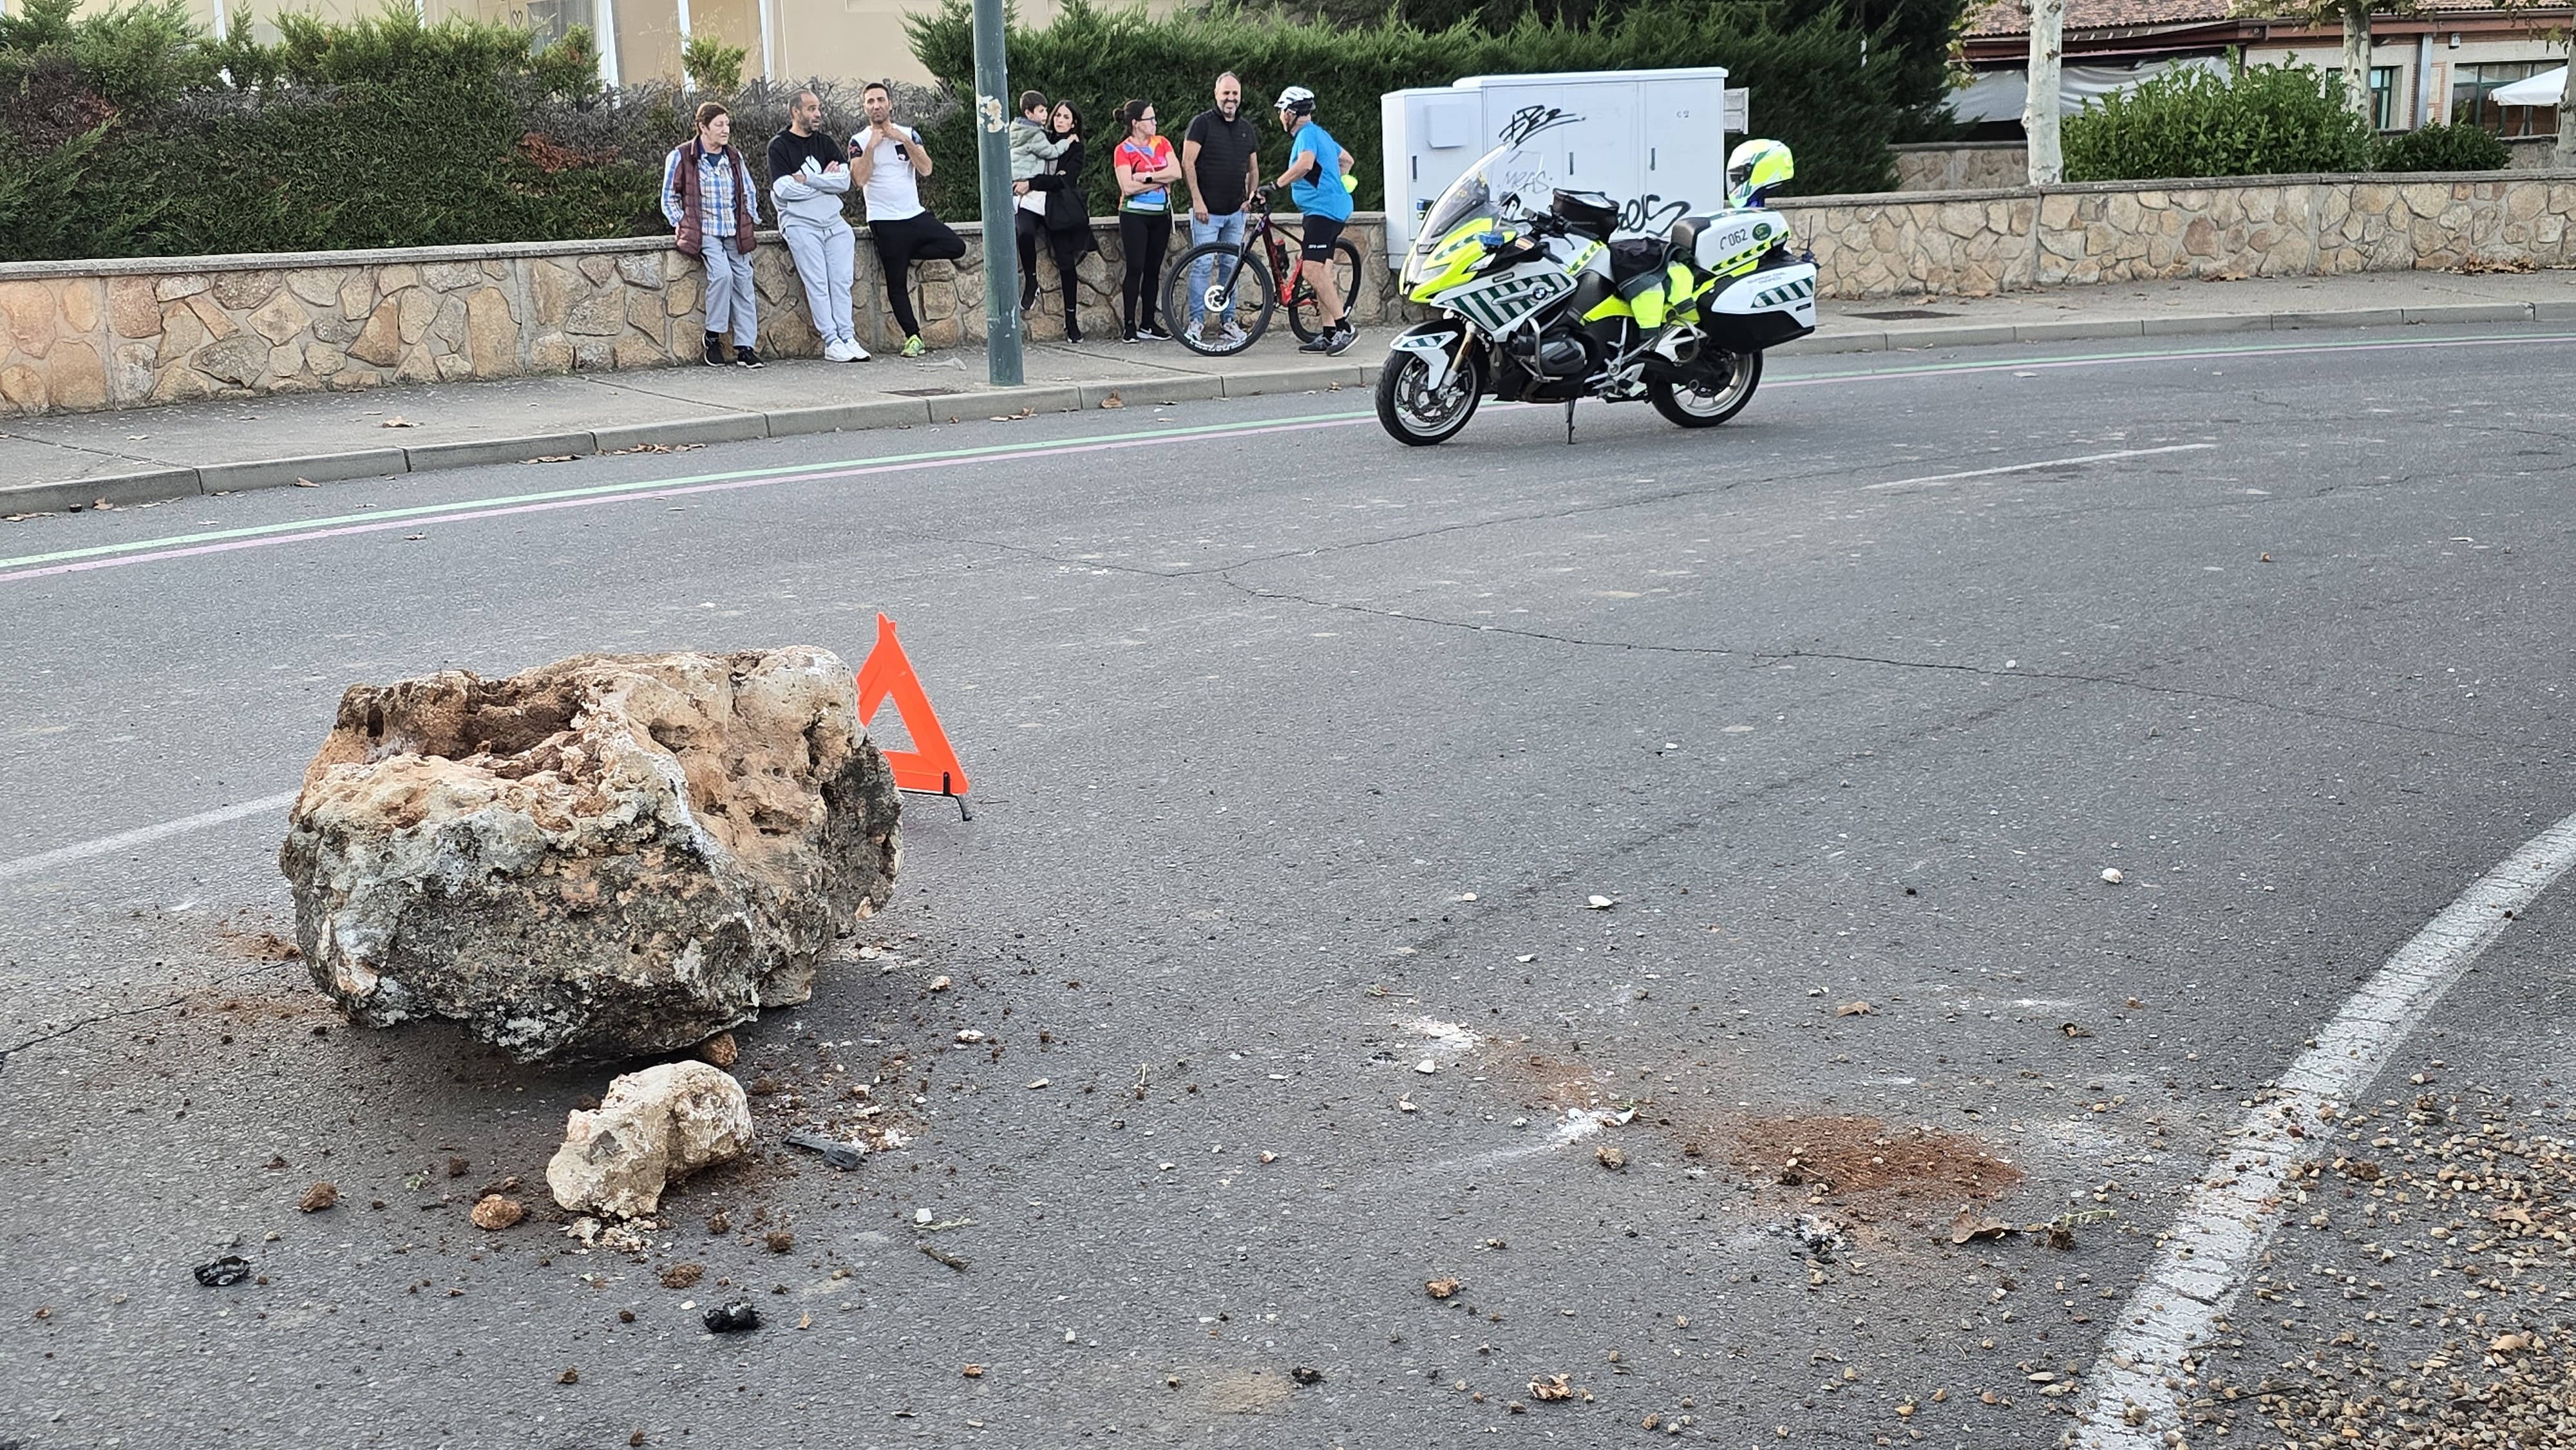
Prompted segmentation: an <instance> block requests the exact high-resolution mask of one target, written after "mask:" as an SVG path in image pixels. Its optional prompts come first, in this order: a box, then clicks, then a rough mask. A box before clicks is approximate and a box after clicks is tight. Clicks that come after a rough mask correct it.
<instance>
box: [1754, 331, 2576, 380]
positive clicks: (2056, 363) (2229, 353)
mask: <svg viewBox="0 0 2576 1450" xmlns="http://www.w3.org/2000/svg"><path fill="white" fill-rule="evenodd" d="M2120 340H2121V339H2118V338H2104V339H2102V341H2105V342H2117V341H2120ZM2569 342H2576V336H2567V335H2563V334H2562V335H2547V334H2544V335H2542V336H2538V337H2457V338H2445V339H2440V340H2428V341H2424V342H2321V343H2316V344H2313V345H2311V346H2308V347H2291V346H2282V347H2234V348H2226V347H2218V348H2209V349H2206V350H2204V351H2199V352H2157V353H2138V354H2132V355H2128V356H2111V357H2061V358H2039V359H2022V360H2019V361H2000V362H1989V363H1961V364H1959V365H1958V366H1956V367H1946V368H1919V369H1909V370H1906V371H1900V372H1887V373H1835V374H1833V375H1831V376H1829V377H1819V378H1786V379H1783V380H1781V381H1780V382H1777V383H1772V384H1770V386H1772V387H1777V388H1814V387H1822V386H1825V385H1827V384H1830V383H1857V382H1903V381H1905V380H1906V379H1909V378H1954V377H1960V376H1964V375H1966V374H1969V373H2000V372H2038V371H2040V370H2041V369H2044V368H2050V369H2053V368H2102V367H2119V366H2122V365H2125V364H2130V363H2149V362H2201V361H2206V360H2209V359H2213V358H2231V357H2297V356H2303V355H2307V354H2313V353H2344V352H2416V351H2421V350H2423V349H2426V348H2447V347H2528V346H2531V345H2533V344H2536V343H2537V344H2546V343H2569Z"/></svg>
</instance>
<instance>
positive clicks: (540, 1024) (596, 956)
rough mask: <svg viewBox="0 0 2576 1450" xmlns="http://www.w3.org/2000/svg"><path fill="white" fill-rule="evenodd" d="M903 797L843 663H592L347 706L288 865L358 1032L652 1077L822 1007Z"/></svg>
mask: <svg viewBox="0 0 2576 1450" xmlns="http://www.w3.org/2000/svg"><path fill="white" fill-rule="evenodd" d="M900 800H901V798H900V797H899V796H898V795H897V794H896V792H895V786H894V780H893V777H892V776H891V775H890V774H889V773H888V771H887V768H886V764H885V760H884V757H882V756H881V755H879V754H878V753H877V749H876V747H875V746H874V745H872V744H870V743H869V741H868V739H867V737H866V736H865V735H864V734H863V733H861V728H860V721H859V718H858V698H857V693H856V689H855V687H854V684H853V681H852V679H851V674H850V670H849V668H848V667H847V666H845V665H843V664H842V663H841V661H840V660H839V659H838V658H837V657H836V656H834V655H833V654H832V653H831V652H830V651H828V650H821V649H811V648H803V647H795V648H788V649H779V650H770V651H765V652H748V653H742V654H731V655H700V654H664V655H583V656H580V657H578V658H574V659H569V660H564V661H562V662H560V663H557V664H551V665H546V666H543V667H540V668H538V669H533V670H530V671H528V672H526V673H525V674H520V675H513V676H511V677H510V678H508V679H500V680H486V679H482V678H480V677H478V676H475V675H472V674H469V673H467V672H465V671H463V670H442V671H440V672H439V673H437V674H434V675H430V676H427V677H425V678H422V679H414V680H403V681H400V682H398V683H395V684H391V685H381V686H380V685H354V686H352V687H350V689H349V691H348V692H347V694H345V695H343V696H342V697H341V700H340V716H339V720H338V723H337V724H336V725H334V726H333V728H332V731H331V734H330V738H329V739H327V740H325V741H324V742H323V744H322V750H321V753H320V754H319V755H318V756H316V757H315V758H314V761H313V764H312V767H311V768H310V769H308V770H307V771H306V772H305V776H304V791H303V794H302V795H301V796H299V797H298V798H297V799H296V802H295V808H294V810H293V812H292V814H291V815H290V817H289V822H288V830H287V837H286V845H285V847H284V848H283V849H282V850H281V851H280V853H279V865H280V866H281V867H282V868H283V869H284V870H285V872H286V875H287V879H288V880H289V881H291V882H292V883H293V884H294V888H295V927H296V938H297V941H298V943H299V944H300V945H301V946H302V947H303V949H304V957H305V960H306V961H307V962H309V963H310V964H311V965H312V969H313V980H314V981H315V983H317V984H318V985H319V986H320V987H321V988H322V990H323V991H325V992H327V993H329V994H330V995H331V997H332V998H333V999H334V1000H335V1001H337V1002H338V1003H339V1004H340V1006H341V1008H342V1010H344V1011H345V1012H347V1014H348V1015H349V1017H350V1019H351V1020H352V1021H356V1022H362V1023H366V1024H369V1025H373V1026H385V1025H389V1024H392V1023H396V1022H401V1021H404V1020H406V1019H408V1018H413V1017H443V1018H448V1019H452V1020H454V1021H456V1022H459V1023H462V1024H464V1026H465V1027H466V1028H467V1030H469V1031H470V1032H472V1033H473V1034H474V1035H475V1036H476V1037H478V1038H480V1039H482V1040H483V1041H485V1042H489V1043H491V1044H493V1045H494V1046H496V1047H500V1048H502V1049H504V1050H506V1051H507V1052H509V1053H510V1054H511V1055H512V1056H514V1057H516V1058H518V1059H520V1060H521V1061H533V1060H537V1059H542V1058H551V1057H557V1056H563V1055H582V1056H626V1055H642V1054H650V1053H658V1052H667V1051H671V1050H674V1049H677V1048H681V1047H685V1046H687V1045H688V1044H690V1043H693V1042H697V1041H700V1040H701V1039H704V1038H706V1037H708V1036H710V1035H712V1034H714V1033H716V1032H720V1031H722V1030H724V1029H725V1028H728V1027H732V1026H735V1025H737V1024H739V1023H742V1022H744V1021H747V1020H749V1019H750V1018H752V1017H754V1016H756V1015H757V1014H758V1012H759V1009H761V1008H763V1007H773V1006H778V1005H781V1004H784V1003H791V1002H802V1001H804V1000H805V999H806V997H807V996H809V995H810V994H811V992H812V990H813V983H814V969H815V964H816V960H817V958H818V957H819V956H820V955H821V953H822V952H823V950H824V949H825V948H826V947H827V946H828V945H829V944H830V943H831V941H832V939H833V937H834V936H835V935H836V934H837V933H839V932H841V931H844V930H846V929H847V928H848V927H849V925H850V924H851V923H852V922H853V921H854V920H856V919H859V918H862V917H866V916H869V915H871V914H873V913H874V912H875V911H876V909H877V908H878V907H880V906H882V905H884V904H885V901H886V899H887V897H888V895H889V894H890V893H891V892H892V890H893V887H894V876H895V869H896V865H897V863H898V861H899V859H900V856H901V844H900V836H899V833H898V830H897V820H898V816H899V813H900V810H901V805H900Z"/></svg>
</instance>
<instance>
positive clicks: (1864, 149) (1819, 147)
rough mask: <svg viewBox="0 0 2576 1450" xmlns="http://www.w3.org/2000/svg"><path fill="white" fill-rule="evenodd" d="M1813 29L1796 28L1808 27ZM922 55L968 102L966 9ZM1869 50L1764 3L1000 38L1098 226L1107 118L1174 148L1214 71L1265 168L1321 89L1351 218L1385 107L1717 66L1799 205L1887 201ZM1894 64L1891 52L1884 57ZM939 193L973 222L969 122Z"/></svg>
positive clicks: (941, 131)
mask: <svg viewBox="0 0 2576 1450" xmlns="http://www.w3.org/2000/svg"><path fill="white" fill-rule="evenodd" d="M1800 12H1803V14H1804V18H1803V19H1802V18H1798V16H1799V13H1800ZM905 24H906V26H907V28H908V29H909V30H910V31H911V33H912V49H913V54H914V55H915V56H916V57H918V58H919V59H920V61H921V63H922V64H923V65H924V66H926V67H928V68H929V70H930V72H931V74H933V75H935V76H938V77H939V78H940V79H941V80H943V81H945V82H946V83H947V84H948V85H949V87H950V88H951V89H953V90H955V91H957V92H959V93H960V94H972V93H973V89H974V86H973V81H974V71H975V67H974V35H973V21H972V19H971V17H970V12H969V10H968V8H967V6H966V4H965V0H946V4H945V6H944V8H943V9H941V10H940V11H938V12H937V13H934V14H930V15H922V16H915V17H913V18H912V19H910V20H907V21H906V22H905ZM1863 39H1864V36H1863V34H1862V32H1861V31H1860V30H1858V29H1857V28H1855V27H1854V26H1853V25H1852V24H1851V23H1850V22H1849V21H1848V20H1846V19H1844V18H1843V15H1842V12H1841V11H1839V10H1825V11H1821V12H1819V11H1816V10H1815V9H1814V7H1813V6H1812V5H1808V6H1802V7H1800V11H1799V12H1793V11H1791V10H1790V9H1788V8H1787V7H1785V6H1780V5H1774V4H1769V3H1764V0H1719V3H1714V4H1711V3H1705V0H1701V3H1685V0H1660V3H1654V4H1641V5H1639V6H1638V7H1636V8H1632V9H1630V10H1628V11H1626V12H1625V13H1624V14H1622V15H1621V16H1619V18H1617V19H1615V20H1612V21H1609V22H1606V23H1603V24H1600V25H1597V26H1595V25H1576V24H1563V23H1552V22H1549V21H1545V20H1541V19H1538V18H1536V17H1535V16H1525V17H1524V18H1522V19H1521V20H1520V21H1519V22H1517V23H1516V24H1514V25H1513V26H1512V28H1511V29H1509V30H1507V31H1504V32H1502V33H1500V34H1488V33H1484V32H1482V31H1479V30H1477V29H1475V28H1473V26H1472V25H1470V24H1467V23H1461V24H1459V25H1457V26H1454V27H1452V28H1450V29H1447V30H1443V31H1438V32H1430V31H1424V30H1419V29H1416V28H1414V27H1413V26H1411V25H1408V24H1406V23H1404V22H1403V21H1401V20H1397V19H1390V20H1386V21H1382V22H1380V23H1379V24H1377V25H1375V26H1373V27H1364V28H1353V27H1350V26H1346V25H1334V24H1328V23H1311V22H1301V21H1296V20H1291V19H1285V18H1281V17H1277V16H1270V17H1250V16H1244V15H1240V14H1234V13H1227V14H1221V15H1218V14H1206V13H1195V14H1194V13H1184V14H1181V15H1176V16H1168V17H1149V16H1147V15H1146V14H1145V13H1144V12H1143V11H1141V10H1123V9H1122V10H1110V9H1103V8H1100V7H1099V6H1097V5H1095V4H1092V3H1091V0H1068V3H1067V4H1066V6H1065V8H1064V10H1063V12H1062V13H1061V14H1060V15H1059V16H1058V17H1057V19H1056V21H1055V23H1054V24H1052V25H1050V26H1047V27H1045V28H1043V29H1036V30H1032V29H1028V28H1025V27H1021V26H1017V25H1014V26H1012V27H1011V28H1010V30H1009V32H1008V41H1007V44H1008V50H1009V56H1010V82H1011V89H1012V90H1013V91H1015V92H1016V91H1020V90H1028V89H1035V90H1041V91H1044V92H1046V93H1047V94H1048V95H1049V96H1054V97H1071V98H1072V99H1073V101H1074V104H1075V105H1076V106H1078V107H1080V108H1081V110H1082V112H1083V116H1084V119H1085V122H1086V124H1087V125H1089V126H1090V127H1091V131H1092V135H1091V136H1088V137H1086V138H1085V140H1086V141H1091V142H1092V143H1093V144H1091V145H1090V146H1089V147H1088V148H1087V149H1088V150H1089V151H1090V153H1091V156H1090V159H1089V164H1088V166H1087V167H1086V169H1087V170H1088V171H1089V173H1090V175H1089V176H1088V178H1087V186H1088V189H1089V192H1090V197H1091V209H1092V210H1093V211H1094V212H1095V213H1100V212H1107V211H1109V210H1112V209H1113V208H1114V206H1115V204H1116V192H1117V187H1116V183H1115V181H1114V180H1113V179H1112V178H1111V176H1110V174H1109V165H1108V162H1107V159H1106V157H1107V152H1108V146H1107V145H1106V144H1102V139H1103V138H1107V137H1109V136H1110V135H1111V134H1112V129H1113V128H1112V124H1111V123H1110V121H1109V113H1110V111H1111V110H1112V109H1113V108H1114V107H1116V106H1117V105H1118V104H1119V103H1120V102H1122V101H1125V100H1128V99H1130V98H1142V99H1145V100H1149V101H1152V102H1153V103H1154V104H1155V105H1156V107H1158V108H1159V109H1160V110H1161V112H1162V114H1163V116H1164V118H1165V122H1166V126H1165V129H1166V130H1167V131H1168V132H1169V133H1170V134H1172V135H1173V136H1174V137H1177V136H1178V135H1179V134H1180V131H1181V129H1182V127H1183V126H1184V125H1185V124H1186V123H1187V118H1188V117H1190V116H1192V115H1194V114H1196V113H1197V112H1198V111H1200V110H1201V109H1204V108H1205V107H1206V105H1207V104H1208V101H1207V95H1208V87H1209V85H1210V84H1211V83H1212V82H1213V81H1214V80H1215V78H1216V76H1217V74H1218V73H1219V72H1221V71H1227V70H1231V71H1233V72H1235V73H1236V74H1237V75H1239V76H1241V77H1242V78H1243V91H1244V102H1245V106H1246V108H1247V109H1248V110H1250V111H1251V112H1252V113H1253V115H1254V116H1255V118H1256V124H1258V125H1259V126H1260V128H1261V132H1262V142H1263V154H1262V164H1263V166H1264V167H1267V168H1274V169H1275V168H1277V167H1279V166H1283V165H1285V164H1286V159H1287V156H1286V151H1287V148H1286V143H1285V141H1284V139H1283V138H1282V137H1281V136H1280V135H1279V132H1278V130H1277V122H1276V118H1274V117H1272V116H1271V115H1270V114H1269V113H1268V111H1267V107H1268V105H1269V102H1270V98H1271V97H1273V96H1276V95H1277V94H1278V93H1279V92H1280V90H1282V89H1283V88H1285V87H1287V86H1290V85H1302V86H1306V87H1308V88H1310V89H1312V90H1313V91H1314V92H1315V94H1316V96H1317V99H1318V106H1317V110H1316V119H1317V120H1318V121H1320V122H1322V123H1323V125H1324V126H1325V128H1326V129H1327V130H1329V131H1331V133H1332V135H1333V138H1334V139H1335V140H1337V141H1339V142H1341V143H1342V145H1343V146H1344V147H1346V148H1348V149H1349V150H1350V152H1351V153H1352V154H1353V155H1354V156H1356V157H1357V158H1358V160H1359V167H1358V172H1359V182H1360V186H1359V193H1358V201H1359V205H1360V206H1361V207H1362V208H1363V209H1375V208H1378V207H1381V206H1383V205H1384V199H1385V188H1384V178H1383V177H1381V176H1379V175H1378V174H1377V173H1378V169H1379V166H1380V161H1379V157H1380V155H1381V154H1382V153H1381V147H1380V138H1381V130H1382V128H1381V126H1380V124H1379V120H1378V97H1379V96H1380V95H1381V94H1383V93H1384V92H1387V91H1393V90H1401V89H1404V88H1406V87H1411V86H1445V85H1447V84H1449V83H1450V82H1451V81H1454V80H1456V79H1458V78H1459V77H1460V76H1470V75H1502V74H1511V73H1515V72H1526V71H1541V70H1547V71H1560V70H1563V71H1590V70H1631V69H1641V68H1648V67H1663V66H1700V65H1723V66H1726V67H1727V68H1728V69H1729V71H1730V72H1731V73H1732V76H1733V79H1734V81H1735V83H1737V84H1739V85H1742V86H1744V87H1745V88H1746V89H1747V90H1749V91H1750V92H1751V100H1750V105H1751V116H1752V122H1753V127H1754V130H1755V132H1756V133H1757V134H1759V135H1764V136H1772V137H1777V138H1778V139H1780V140H1782V141H1785V142H1787V143H1788V144H1789V146H1790V148H1791V150H1792V151H1793V152H1795V153H1796V156H1797V161H1798V179H1797V183H1796V186H1795V188H1794V189H1795V190H1796V191H1799V192H1804V193H1807V194H1809V195H1818V194H1822V193H1826V192H1850V191H1882V190H1886V189H1887V188H1888V187H1890V186H1891V185H1892V184H1893V183H1894V166H1893V162H1892V160H1891V158H1890V156H1889V153H1888V149H1887V147H1888V142H1889V140H1890V138H1891V136H1892V135H1893V134H1894V132H1895V130H1896V128H1897V126H1898V124H1899V120H1900V113H1901V110H1902V107H1901V106H1900V104H1899V102H1898V99H1897V96H1896V94H1895V88H1896V86H1897V85H1898V83H1899V82H1900V80H1901V79H1902V72H1901V70H1900V68H1899V67H1897V66H1895V65H1892V64H1886V63H1881V64H1876V65H1866V66H1865V65H1863V64H1862V63H1861V55H1862V42H1863ZM1879 49H1880V50H1881V53H1882V57H1883V56H1884V47H1883V46H1881V47H1879ZM927 134H928V138H929V141H930V146H931V150H932V153H933V154H934V155H935V156H937V157H938V159H939V160H940V162H941V163H942V169H941V171H940V172H939V177H940V179H942V180H947V179H948V178H951V177H962V178H964V180H963V182H962V183H959V182H952V183H951V184H948V185H945V186H942V187H941V188H940V190H939V195H938V198H937V201H936V205H937V206H938V208H939V211H940V214H941V215H942V216H944V217H947V218H948V219H950V220H952V221H957V220H971V219H973V218H974V217H976V216H979V215H980V214H981V208H980V198H979V197H978V196H977V195H976V192H975V187H974V184H973V175H974V169H973V163H972V160H971V158H972V157H973V155H974V154H975V147H974V122H973V118H972V117H971V116H970V115H967V114H965V113H963V112H962V111H961V112H959V113H958V114H955V115H953V116H951V117H950V118H949V120H948V121H947V123H946V124H944V125H941V126H937V127H933V128H930V130H929V131H928V133H927Z"/></svg>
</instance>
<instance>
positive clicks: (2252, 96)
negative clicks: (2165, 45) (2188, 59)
mask: <svg viewBox="0 0 2576 1450" xmlns="http://www.w3.org/2000/svg"><path fill="white" fill-rule="evenodd" d="M2061 138H2062V142H2063V145H2064V147H2065V161H2066V179H2067V180H2069V181H2151V180H2160V179H2163V178H2166V177H2189V176H2271V175H2279V174H2282V173H2286V172H2301V171H2360V170H2363V169H2365V168H2367V167H2368V166H2369V165H2370V143H2371V133H2370V126H2369V123H2367V122H2365V121H2363V120H2362V118H2361V117H2359V116H2357V115H2355V114H2353V112H2352V109H2351V108H2350V107H2349V106H2348V105H2347V104H2346V103H2345V100H2344V90H2343V82H2342V81H2340V80H2338V79H2336V78H2335V77H2332V76H2329V75H2327V74H2325V73H2324V72H2322V71H2319V70H2316V69H2313V68H2311V67H2309V66H2304V65H2298V64H2295V63H2294V64H2290V65H2281V66H2254V67H2251V68H2249V69H2247V70H2246V71H2245V72H2243V73H2242V74H2241V75H2234V76H2228V75H2220V74H2217V73H2214V72H2211V71H2207V70H2198V69H2180V68H2177V69H2173V70H2168V71H2165V72H2164V73H2163V74H2161V75H2157V76H2154V77H2151V78H2149V79H2148V80H2146V81H2143V82H2141V83H2140V84H2139V85H2137V86H2136V87H2135V88H2134V89H2131V90H2128V91H2123V92H2119V93H2116V94H2113V95H2110V96H2105V97H2103V98H2102V99H2100V100H2098V101H2093V102H2090V103H2088V104H2087V105H2086V106H2085V107H2084V109H2083V110H2082V111H2080V112H2078V113H2077V114H2075V115H2072V116H2069V117H2067V118H2066V120H2065V123H2064V127H2063V130H2062V132H2061Z"/></svg>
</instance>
